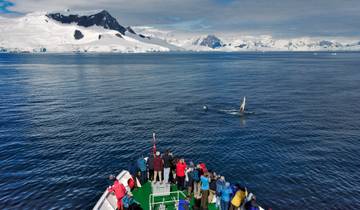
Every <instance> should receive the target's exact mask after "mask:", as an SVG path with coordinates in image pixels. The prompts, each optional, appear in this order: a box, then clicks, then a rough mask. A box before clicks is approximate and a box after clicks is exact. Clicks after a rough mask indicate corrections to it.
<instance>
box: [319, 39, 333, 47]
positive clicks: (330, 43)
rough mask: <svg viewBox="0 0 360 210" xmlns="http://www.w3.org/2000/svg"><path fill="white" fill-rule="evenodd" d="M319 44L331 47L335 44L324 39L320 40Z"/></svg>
mask: <svg viewBox="0 0 360 210" xmlns="http://www.w3.org/2000/svg"><path fill="white" fill-rule="evenodd" d="M319 45H320V46H321V47H331V46H332V45H333V43H332V42H330V41H326V40H322V41H320V42H319Z"/></svg>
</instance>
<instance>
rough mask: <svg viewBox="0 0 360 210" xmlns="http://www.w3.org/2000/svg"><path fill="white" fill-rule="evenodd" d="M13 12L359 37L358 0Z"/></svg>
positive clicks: (44, 4) (57, 6) (208, 1)
mask: <svg viewBox="0 0 360 210" xmlns="http://www.w3.org/2000/svg"><path fill="white" fill-rule="evenodd" d="M12 2H13V3H15V6H14V7H13V10H14V11H17V12H31V11H38V10H42V11H54V10H63V9H66V8H70V9H85V10H86V9H107V10H108V11H110V12H111V14H113V15H114V16H115V17H117V18H118V20H119V22H120V23H121V24H124V25H152V26H160V27H164V28H171V29H174V28H178V29H179V30H184V31H193V30H197V31H203V32H204V33H217V32H239V33H244V34H271V35H274V36H306V35H311V36H320V35H321V36H323V35H327V36H340V35H341V36H360V15H359V14H360V1H359V0H343V1H340V0H311V1H310V0H304V1H299V0H257V1H254V0H181V1H179V0H93V1H88V0H76V1H74V0H71V1H70V0H51V1H47V0H25V1H24V0H14V1H12Z"/></svg>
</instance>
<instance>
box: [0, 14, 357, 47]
mask: <svg viewBox="0 0 360 210" xmlns="http://www.w3.org/2000/svg"><path fill="white" fill-rule="evenodd" d="M359 40H360V38H359V39H358V40H356V39H341V40H340V39H337V40H336V39H329V38H310V37H301V38H293V39H275V38H273V37H271V36H242V35H240V34H222V35H221V36H218V35H198V34H197V35H194V34H189V33H188V34H186V33H180V32H178V31H165V30H160V29H157V28H154V27H149V26H137V27H131V28H130V27H126V28H125V27H123V26H122V25H120V24H119V23H118V22H117V20H116V19H115V18H114V17H112V16H111V15H110V14H109V13H108V12H107V11H105V10H95V11H70V10H67V11H64V12H56V13H46V12H34V13H30V14H27V15H25V16H22V17H17V18H6V17H1V16H0V52H120V53H136V52H142V53H143V52H167V51H184V50H186V51H225V52H233V51H339V50H341V51H359V50H360V42H359Z"/></svg>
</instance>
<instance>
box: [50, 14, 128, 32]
mask: <svg viewBox="0 0 360 210" xmlns="http://www.w3.org/2000/svg"><path fill="white" fill-rule="evenodd" d="M46 16H47V17H49V18H52V19H54V20H56V21H59V22H61V23H65V24H71V23H76V24H77V25H79V26H84V27H90V26H94V25H96V26H102V27H103V28H106V29H111V30H115V31H118V32H120V33H121V34H123V35H124V34H125V31H126V28H124V27H123V26H121V25H120V24H119V23H118V22H117V20H116V19H115V18H114V17H113V16H111V15H110V14H109V13H108V12H107V11H106V10H103V11H101V12H99V13H96V14H93V15H77V14H69V15H64V14H61V13H49V14H47V15H46Z"/></svg>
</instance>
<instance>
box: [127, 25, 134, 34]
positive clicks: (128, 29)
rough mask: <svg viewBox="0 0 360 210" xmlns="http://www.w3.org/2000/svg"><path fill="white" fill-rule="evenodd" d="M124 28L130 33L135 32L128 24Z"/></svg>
mask: <svg viewBox="0 0 360 210" xmlns="http://www.w3.org/2000/svg"><path fill="white" fill-rule="evenodd" d="M126 30H127V31H128V32H130V33H132V34H136V33H135V31H134V30H133V29H132V28H131V27H130V26H128V27H126Z"/></svg>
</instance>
